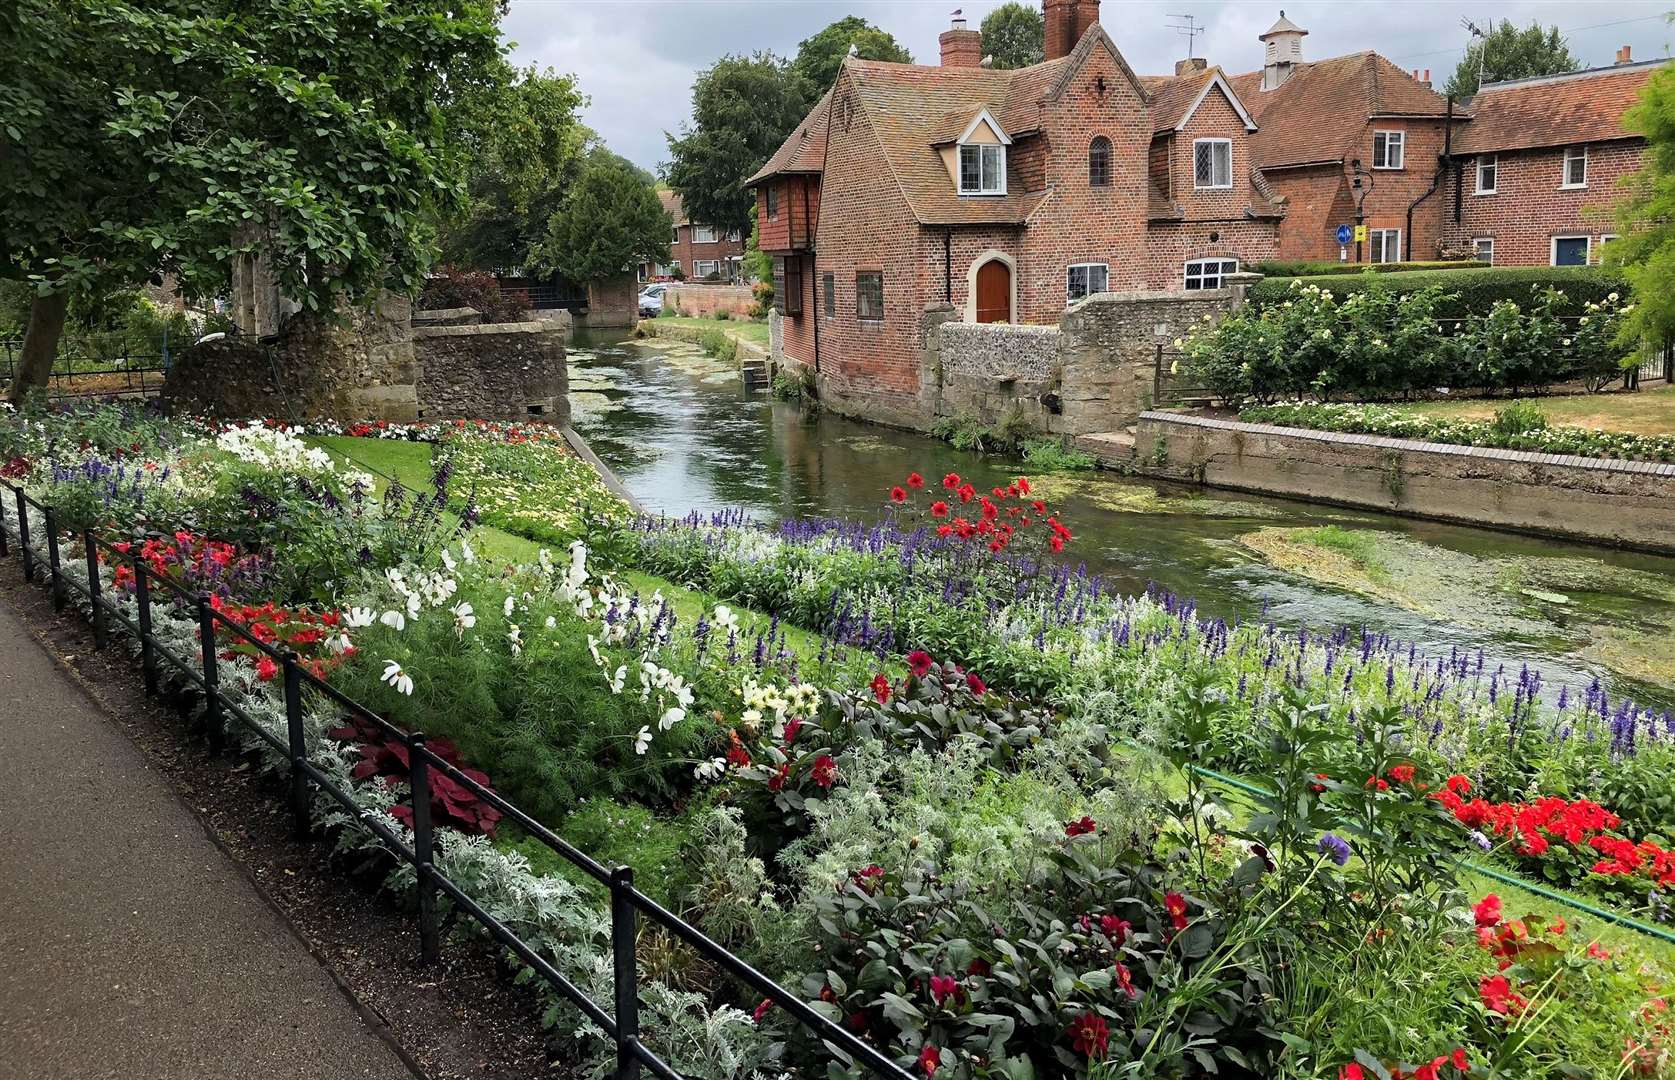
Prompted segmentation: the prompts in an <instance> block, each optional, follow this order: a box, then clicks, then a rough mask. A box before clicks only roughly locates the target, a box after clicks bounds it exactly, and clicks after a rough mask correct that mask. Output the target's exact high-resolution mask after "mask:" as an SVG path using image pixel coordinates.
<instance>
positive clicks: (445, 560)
mask: <svg viewBox="0 0 1675 1080" xmlns="http://www.w3.org/2000/svg"><path fill="white" fill-rule="evenodd" d="M442 565H443V566H445V567H447V568H448V573H450V574H451V573H453V572H454V568H455V567H457V566H458V565H459V563H456V562H455V561H454V557H453V556H452V555H450V554H448V549H447V548H443V549H442Z"/></svg>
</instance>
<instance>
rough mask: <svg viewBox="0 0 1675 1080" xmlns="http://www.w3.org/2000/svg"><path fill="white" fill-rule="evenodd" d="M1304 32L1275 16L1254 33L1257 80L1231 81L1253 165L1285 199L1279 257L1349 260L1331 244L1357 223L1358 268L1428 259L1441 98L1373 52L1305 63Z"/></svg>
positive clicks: (1435, 223) (1444, 112)
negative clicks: (1244, 110)
mask: <svg viewBox="0 0 1675 1080" xmlns="http://www.w3.org/2000/svg"><path fill="white" fill-rule="evenodd" d="M1307 34H1308V31H1307V30H1304V29H1303V28H1302V27H1300V26H1298V25H1297V24H1295V23H1293V22H1292V21H1291V20H1290V19H1287V18H1286V17H1285V12H1283V11H1282V12H1280V17H1279V21H1277V22H1276V23H1274V25H1273V26H1272V27H1271V28H1269V30H1268V31H1267V33H1265V34H1263V35H1261V41H1262V43H1263V45H1264V49H1265V57H1264V60H1265V62H1264V64H1263V67H1262V70H1260V71H1251V72H1246V73H1244V74H1242V75H1235V76H1233V78H1232V80H1231V82H1232V83H1233V87H1234V89H1235V90H1236V91H1237V92H1238V94H1239V97H1240V100H1242V101H1244V103H1245V104H1246V106H1247V107H1248V108H1249V109H1250V111H1251V113H1252V115H1254V116H1255V118H1256V122H1257V125H1258V128H1257V132H1256V135H1255V137H1254V139H1253V140H1252V146H1251V151H1252V153H1253V154H1254V155H1255V164H1256V167H1257V168H1258V169H1260V170H1261V172H1262V175H1263V177H1265V178H1266V180H1267V182H1268V184H1269V186H1270V187H1271V188H1272V189H1273V190H1274V192H1275V193H1277V194H1278V195H1279V196H1280V197H1281V198H1282V199H1284V200H1285V204H1286V215H1285V226H1284V228H1282V229H1281V230H1280V247H1279V257H1280V258H1282V259H1311V260H1321V259H1325V260H1330V259H1337V258H1339V257H1340V255H1347V256H1348V261H1351V262H1353V261H1356V259H1357V249H1356V246H1355V245H1354V244H1353V242H1352V243H1351V244H1350V245H1348V249H1347V251H1342V250H1340V245H1339V244H1338V239H1337V235H1336V234H1337V230H1338V227H1339V226H1340V225H1351V226H1353V225H1355V224H1357V223H1361V224H1365V225H1366V227H1367V240H1366V242H1365V243H1364V244H1363V245H1361V248H1360V252H1359V258H1360V260H1361V261H1364V262H1399V261H1402V260H1405V259H1409V258H1413V259H1433V258H1436V252H1437V246H1438V241H1439V240H1440V239H1441V234H1442V214H1441V211H1440V207H1441V203H1442V199H1441V196H1440V195H1439V194H1438V189H1439V185H1440V183H1441V181H1442V165H1441V162H1442V154H1443V150H1444V145H1445V143H1446V132H1447V130H1448V126H1449V120H1448V115H1449V112H1450V109H1449V105H1448V101H1447V99H1446V98H1444V97H1443V96H1442V95H1441V94H1438V93H1437V92H1435V91H1434V90H1432V89H1431V84H1430V81H1429V72H1427V73H1426V78H1424V79H1420V78H1416V77H1415V76H1414V75H1413V74H1410V73H1408V72H1406V71H1403V70H1402V69H1400V68H1398V67H1396V66H1395V65H1394V64H1392V63H1391V62H1390V61H1388V60H1386V59H1385V58H1384V57H1382V56H1379V55H1378V54H1377V53H1374V52H1358V53H1352V54H1350V55H1348V56H1338V57H1333V58H1332V59H1329V60H1318V61H1314V62H1308V61H1305V60H1304V59H1303V38H1304V37H1305V36H1307ZM1455 113H1456V120H1457V121H1458V120H1459V119H1463V115H1461V114H1462V113H1463V110H1459V109H1456V110H1455Z"/></svg>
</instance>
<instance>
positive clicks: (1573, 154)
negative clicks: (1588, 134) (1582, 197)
mask: <svg viewBox="0 0 1675 1080" xmlns="http://www.w3.org/2000/svg"><path fill="white" fill-rule="evenodd" d="M1559 186H1560V187H1567V188H1584V187H1587V186H1588V148H1587V147H1586V146H1572V147H1570V148H1568V149H1566V150H1565V152H1564V179H1563V181H1562V182H1561V183H1560V184H1559Z"/></svg>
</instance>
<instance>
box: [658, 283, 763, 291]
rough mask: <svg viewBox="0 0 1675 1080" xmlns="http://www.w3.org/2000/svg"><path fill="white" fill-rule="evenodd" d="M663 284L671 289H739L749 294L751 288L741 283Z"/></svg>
mask: <svg viewBox="0 0 1675 1080" xmlns="http://www.w3.org/2000/svg"><path fill="white" fill-rule="evenodd" d="M665 284H667V285H668V287H669V288H671V289H741V290H743V291H745V292H750V291H751V289H752V288H753V286H750V285H746V284H745V283H744V282H742V281H670V282H666V283H665Z"/></svg>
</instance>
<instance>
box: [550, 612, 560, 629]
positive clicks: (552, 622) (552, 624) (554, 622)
mask: <svg viewBox="0 0 1675 1080" xmlns="http://www.w3.org/2000/svg"><path fill="white" fill-rule="evenodd" d="M557 626H558V620H557V619H555V618H553V617H552V616H551V615H548V616H547V629H548V630H552V629H555V628H557Z"/></svg>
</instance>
